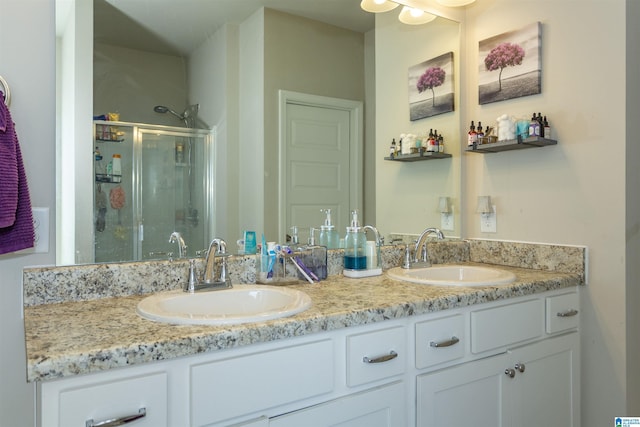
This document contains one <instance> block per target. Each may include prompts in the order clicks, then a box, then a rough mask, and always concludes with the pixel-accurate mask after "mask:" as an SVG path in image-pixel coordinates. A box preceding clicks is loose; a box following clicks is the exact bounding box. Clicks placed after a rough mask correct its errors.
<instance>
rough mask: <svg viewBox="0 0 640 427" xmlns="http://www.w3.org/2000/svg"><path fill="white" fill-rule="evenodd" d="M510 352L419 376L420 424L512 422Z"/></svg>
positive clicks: (496, 425)
mask: <svg viewBox="0 0 640 427" xmlns="http://www.w3.org/2000/svg"><path fill="white" fill-rule="evenodd" d="M509 360H510V358H509V355H508V354H506V353H505V354H501V355H498V356H493V357H490V358H487V359H481V360H478V361H476V362H469V363H464V364H462V365H458V366H455V367H452V368H448V369H444V370H441V371H436V372H433V373H429V374H424V375H420V376H418V378H417V399H416V403H417V408H416V410H417V413H416V417H417V418H416V420H417V421H416V425H417V426H418V427H461V426H474V427H502V426H508V425H510V424H509V423H508V422H507V419H506V418H505V417H506V416H507V414H505V413H504V411H503V408H504V407H505V406H506V401H505V400H506V396H508V391H505V390H504V388H505V387H506V388H509V387H510V386H511V384H510V383H509V382H508V381H504V379H505V378H504V377H505V376H506V375H505V367H507V366H508V365H509Z"/></svg>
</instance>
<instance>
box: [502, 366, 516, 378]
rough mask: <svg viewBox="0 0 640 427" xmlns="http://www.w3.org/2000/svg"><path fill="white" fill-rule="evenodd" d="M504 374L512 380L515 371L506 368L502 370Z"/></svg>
mask: <svg viewBox="0 0 640 427" xmlns="http://www.w3.org/2000/svg"><path fill="white" fill-rule="evenodd" d="M504 373H505V375H506V376H508V377H509V378H513V377H515V376H516V371H515V369H511V368H507V369H505V370H504Z"/></svg>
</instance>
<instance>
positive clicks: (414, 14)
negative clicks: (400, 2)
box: [398, 6, 436, 25]
mask: <svg viewBox="0 0 640 427" xmlns="http://www.w3.org/2000/svg"><path fill="white" fill-rule="evenodd" d="M398 19H399V20H400V22H402V23H403V24H408V25H422V24H426V23H427V22H431V21H433V20H434V19H436V16H435V15H432V14H430V13H427V12H425V11H424V10H421V9H417V8H415V7H409V6H404V7H403V8H402V11H401V12H400V15H399V16H398Z"/></svg>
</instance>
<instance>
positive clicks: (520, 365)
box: [515, 363, 524, 373]
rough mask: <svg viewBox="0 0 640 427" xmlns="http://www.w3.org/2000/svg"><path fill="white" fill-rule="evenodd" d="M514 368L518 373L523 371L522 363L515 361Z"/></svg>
mask: <svg viewBox="0 0 640 427" xmlns="http://www.w3.org/2000/svg"><path fill="white" fill-rule="evenodd" d="M515 368H516V371H518V372H520V373H522V372H524V363H516V366H515Z"/></svg>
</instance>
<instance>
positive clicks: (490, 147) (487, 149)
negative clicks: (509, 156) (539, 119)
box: [465, 136, 558, 154]
mask: <svg viewBox="0 0 640 427" xmlns="http://www.w3.org/2000/svg"><path fill="white" fill-rule="evenodd" d="M557 143H558V141H556V140H553V139H546V138H541V137H539V136H532V137H529V138H525V139H522V138H518V139H508V140H506V141H498V142H492V143H489V144H480V145H476V146H474V147H469V148H466V149H465V151H466V152H468V153H483V154H484V153H498V152H500V151H510V150H522V149H524V148H534V147H546V146H548V145H556V144H557Z"/></svg>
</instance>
